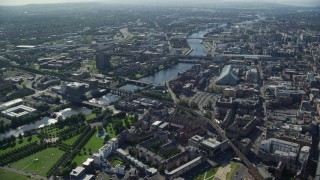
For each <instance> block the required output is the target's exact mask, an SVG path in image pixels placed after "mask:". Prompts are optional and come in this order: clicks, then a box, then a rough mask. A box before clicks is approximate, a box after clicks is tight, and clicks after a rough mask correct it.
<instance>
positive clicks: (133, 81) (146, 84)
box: [127, 79, 153, 86]
mask: <svg viewBox="0 0 320 180" xmlns="http://www.w3.org/2000/svg"><path fill="white" fill-rule="evenodd" d="M127 83H129V84H136V85H139V86H152V85H153V83H150V82H145V81H139V80H133V79H127Z"/></svg>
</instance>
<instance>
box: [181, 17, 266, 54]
mask: <svg viewBox="0 0 320 180" xmlns="http://www.w3.org/2000/svg"><path fill="white" fill-rule="evenodd" d="M256 16H257V19H255V20H249V21H244V22H240V23H237V25H248V24H251V23H253V22H257V21H260V20H265V19H266V18H265V17H264V16H262V15H259V14H258V15H256ZM225 26H226V24H225V23H223V24H220V25H219V26H218V28H221V27H225ZM213 29H214V28H209V29H205V30H202V31H199V32H196V33H193V34H191V35H190V36H189V37H188V38H189V39H187V42H188V45H189V47H190V48H191V49H192V51H191V53H189V56H206V55H207V54H208V51H209V49H208V48H207V47H206V46H205V45H204V44H203V43H202V41H203V40H202V38H204V36H205V35H206V34H208V33H209V32H211V31H212V30H213Z"/></svg>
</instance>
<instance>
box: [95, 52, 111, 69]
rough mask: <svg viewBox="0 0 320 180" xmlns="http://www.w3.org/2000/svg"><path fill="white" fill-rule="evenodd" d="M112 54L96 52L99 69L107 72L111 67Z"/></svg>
mask: <svg viewBox="0 0 320 180" xmlns="http://www.w3.org/2000/svg"><path fill="white" fill-rule="evenodd" d="M110 58H111V56H110V55H107V54H105V53H102V52H100V53H97V54H96V67H97V69H98V70H99V71H102V72H105V71H106V70H109V69H110V68H111V63H110Z"/></svg>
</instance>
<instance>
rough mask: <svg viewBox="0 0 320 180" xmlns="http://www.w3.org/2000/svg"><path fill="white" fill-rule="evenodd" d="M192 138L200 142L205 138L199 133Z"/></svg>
mask: <svg viewBox="0 0 320 180" xmlns="http://www.w3.org/2000/svg"><path fill="white" fill-rule="evenodd" d="M191 139H192V140H193V141H196V142H200V141H202V140H203V137H201V136H199V135H195V136H192V137H191Z"/></svg>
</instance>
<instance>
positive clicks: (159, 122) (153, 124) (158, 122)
mask: <svg viewBox="0 0 320 180" xmlns="http://www.w3.org/2000/svg"><path fill="white" fill-rule="evenodd" d="M161 123H162V121H155V122H154V123H152V126H158V125H159V124H161Z"/></svg>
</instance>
